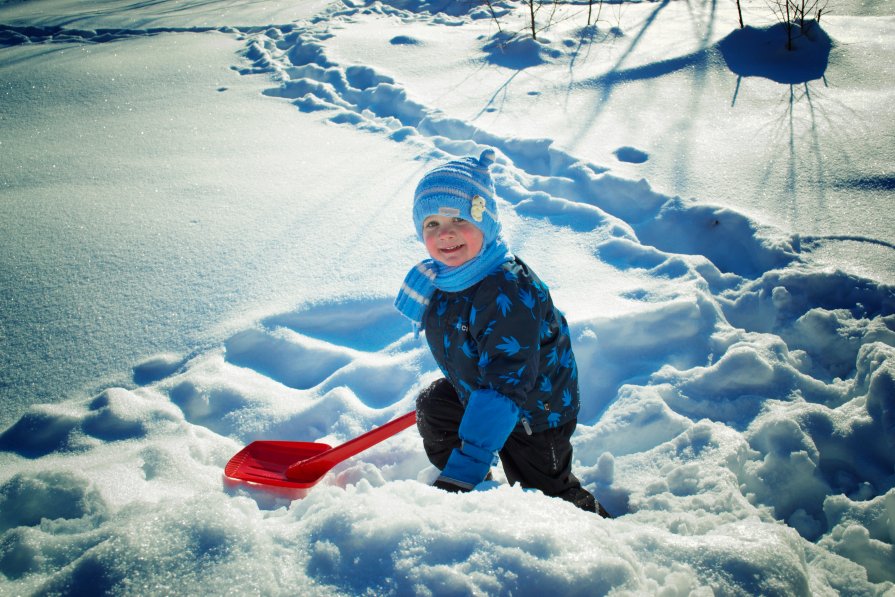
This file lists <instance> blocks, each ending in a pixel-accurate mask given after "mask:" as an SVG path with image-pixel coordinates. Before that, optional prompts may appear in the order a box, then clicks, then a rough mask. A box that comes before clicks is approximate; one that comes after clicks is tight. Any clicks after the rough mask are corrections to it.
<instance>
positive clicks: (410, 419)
mask: <svg viewBox="0 0 895 597" xmlns="http://www.w3.org/2000/svg"><path fill="white" fill-rule="evenodd" d="M414 423H416V411H413V412H409V413H407V414H406V415H402V416H400V417H398V418H397V419H393V420H391V421H389V422H388V423H386V424H385V425H382V426H380V427H376V428H375V429H371V430H370V431H368V432H366V433H364V434H363V435H359V436H357V437H356V438H354V439H350V440H348V441H347V442H345V443H344V444H341V445H339V446H336V447H335V448H330V449H329V450H326V451H325V452H321V453H320V454H315V455H314V456H311V457H310V458H305V459H304V460H299V461H298V462H295V463H293V464H292V465H290V466H289V468H287V469H286V478H288V479H292V480H294V481H304V480H307V479H309V478H313V479H316V478H318V477H320V476H322V475H323V474H324V473H326V471H328V470H330V469H331V468H332V467H334V466H335V465H337V464H339V463H340V462H342V461H344V460H347V459H349V458H351V457H352V456H354V455H355V454H360V453H361V452H363V451H364V450H366V449H367V448H370V447H372V446H375V445H376V444H378V443H379V442H381V441H384V440H386V439H388V438H390V437H391V436H393V435H395V434H396V433H399V432H401V431H403V430H405V429H407V428H408V427H410V426H411V425H413V424H414Z"/></svg>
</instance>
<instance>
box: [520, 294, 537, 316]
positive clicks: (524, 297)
mask: <svg viewBox="0 0 895 597" xmlns="http://www.w3.org/2000/svg"><path fill="white" fill-rule="evenodd" d="M519 300H520V301H522V304H523V305H525V306H526V307H527V308H528V311H529V312H530V313H531V316H532V317H534V316H535V312H534V308H535V297H534V295H533V294H532V293H531V292H529V291H528V290H520V291H519Z"/></svg>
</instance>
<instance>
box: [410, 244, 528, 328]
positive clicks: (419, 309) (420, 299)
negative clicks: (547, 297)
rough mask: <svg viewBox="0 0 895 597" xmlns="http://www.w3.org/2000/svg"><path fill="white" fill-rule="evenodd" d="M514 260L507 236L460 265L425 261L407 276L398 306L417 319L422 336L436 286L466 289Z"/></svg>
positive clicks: (450, 289) (456, 289)
mask: <svg viewBox="0 0 895 597" xmlns="http://www.w3.org/2000/svg"><path fill="white" fill-rule="evenodd" d="M512 260H513V254H512V253H510V250H509V248H508V247H507V245H506V244H505V243H504V242H503V239H501V238H497V240H495V241H494V242H493V243H491V244H489V245H488V246H486V247H484V248H482V250H481V251H480V252H479V254H478V255H476V256H475V257H474V258H472V259H470V260H469V261H467V262H466V263H464V264H463V265H459V266H457V267H449V266H447V265H444V264H443V263H440V262H438V261H436V260H434V259H426V260H424V261H421V262H420V263H418V264H417V265H416V266H414V267H413V269H411V270H410V272H408V274H407V277H405V278H404V284H403V285H402V286H401V290H400V291H399V292H398V298H396V299H395V307H397V309H398V311H400V312H401V313H403V314H404V315H405V316H406V317H407V318H408V319H410V321H411V322H413V329H414V332H415V333H416V334H417V335H418V334H419V332H420V330H422V329H423V327H424V324H423V316H424V315H425V314H426V309H427V308H428V307H429V301H430V300H431V298H432V295H433V294H434V293H435V289H436V288H437V289H439V290H443V291H445V292H460V291H461V290H466V289H467V288H469V287H470V286H473V285H475V284H478V283H479V282H481V281H482V280H484V279H485V276H487V275H488V274H490V273H491V272H493V271H494V270H496V269H497V268H498V267H500V266H501V265H503V264H504V263H506V262H508V261H512Z"/></svg>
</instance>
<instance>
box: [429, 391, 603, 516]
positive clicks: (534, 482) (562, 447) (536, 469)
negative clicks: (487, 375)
mask: <svg viewBox="0 0 895 597" xmlns="http://www.w3.org/2000/svg"><path fill="white" fill-rule="evenodd" d="M464 410H465V408H464V406H463V404H462V403H461V402H460V398H459V397H458V396H457V392H456V390H454V387H453V386H452V385H451V383H450V382H449V381H448V380H447V379H445V378H442V379H439V380H437V381H435V382H434V383H432V385H430V386H429V387H428V388H426V389H425V390H423V391H422V392H421V393H420V395H419V396H418V397H417V400H416V425H417V428H418V429H419V432H420V436H422V438H423V448H424V449H425V450H426V455H427V456H428V457H429V461H430V462H431V463H432V464H433V465H435V466H436V467H437V468H438V470H442V469H444V466H445V465H446V464H447V460H448V457H449V456H450V455H451V452H452V451H453V449H454V448H459V447H460V444H461V441H460V436H459V435H458V433H457V430H458V429H459V427H460V420H461V419H462V418H463V413H464ZM576 426H577V421H574V420H573V421H569V422H568V423H566V424H565V425H561V426H559V427H555V428H552V429H547V430H545V431H541V432H539V433H533V434H531V435H528V434H527V433H526V432H525V431H524V430H523V429H522V427H521V426H517V428H516V429H515V430H514V431H513V432H512V433H511V434H510V437H509V438H507V441H506V443H505V444H504V446H503V449H501V450H500V452H499V455H500V462H501V464H502V465H503V470H504V473H505V474H506V477H507V481H509V483H510V485H515V484H516V483H519V484H520V485H521V486H522V487H524V488H533V489H538V490H540V491H541V492H543V493H544V494H545V495H549V496H552V497H559V498H562V499H564V500H566V501H569V502H572V503H573V504H575V505H576V506H578V507H579V508H581V509H582V510H587V511H589V512H596V511H597V504H596V500H595V499H594V496H592V495H591V494H590V493H589V492H588V491H587V490H586V489H584V488H583V487H581V482H580V481H578V479H577V478H576V477H575V475H573V474H572V444H571V442H570V441H569V440H570V438H571V437H572V433H573V432H574V431H575V427H576ZM601 509H602V508H601Z"/></svg>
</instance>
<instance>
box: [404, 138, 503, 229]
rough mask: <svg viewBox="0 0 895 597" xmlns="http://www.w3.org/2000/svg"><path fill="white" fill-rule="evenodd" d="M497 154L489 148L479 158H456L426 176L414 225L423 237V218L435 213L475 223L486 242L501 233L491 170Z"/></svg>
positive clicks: (418, 193) (416, 204)
mask: <svg viewBox="0 0 895 597" xmlns="http://www.w3.org/2000/svg"><path fill="white" fill-rule="evenodd" d="M495 157H496V154H495V153H494V150H493V149H490V148H488V149H486V150H485V151H483V152H482V154H481V155H480V156H479V157H478V158H473V157H466V158H460V159H458V160H452V161H450V162H447V163H445V164H442V165H440V166H436V167H435V168H433V169H432V170H429V171H428V172H427V173H426V174H425V175H423V178H422V179H421V180H420V182H419V184H418V185H417V187H416V192H415V193H414V196H413V224H414V226H415V227H416V232H417V235H419V237H420V239H422V236H423V220H425V219H426V218H428V217H429V216H432V215H441V216H447V217H456V218H463V219H464V220H467V221H469V222H471V223H472V224H473V225H475V226H476V227H477V228H478V229H479V230H481V231H482V234H483V235H484V237H485V244H486V245H487V244H490V243H491V242H493V241H494V240H495V239H496V238H497V237H498V236H499V235H500V221H499V220H498V217H497V203H496V201H495V198H494V195H495V193H494V181H493V180H492V179H491V172H490V167H491V164H493V163H494V159H495Z"/></svg>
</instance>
